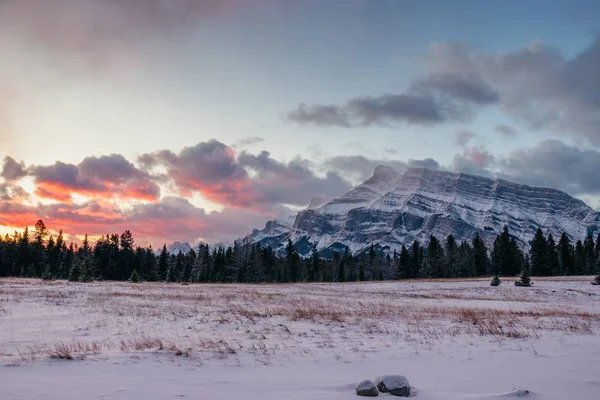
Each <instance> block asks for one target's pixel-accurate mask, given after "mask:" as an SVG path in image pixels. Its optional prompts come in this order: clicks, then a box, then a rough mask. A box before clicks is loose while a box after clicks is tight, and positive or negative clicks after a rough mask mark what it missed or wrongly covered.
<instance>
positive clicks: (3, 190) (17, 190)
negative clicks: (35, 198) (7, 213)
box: [0, 182, 30, 202]
mask: <svg viewBox="0 0 600 400" xmlns="http://www.w3.org/2000/svg"><path fill="white" fill-rule="evenodd" d="M29 197H30V196H29V193H27V191H25V189H23V188H22V187H21V186H17V185H14V184H12V183H7V182H4V183H0V201H1V202H24V201H27V200H29Z"/></svg>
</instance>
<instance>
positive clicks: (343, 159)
mask: <svg viewBox="0 0 600 400" xmlns="http://www.w3.org/2000/svg"><path fill="white" fill-rule="evenodd" d="M379 165H387V166H389V167H392V168H393V169H394V170H396V171H397V172H399V173H402V172H404V171H406V170H407V169H408V168H429V169H434V170H436V169H440V164H439V163H438V162H437V161H436V160H434V159H432V158H426V159H424V160H408V161H401V160H393V159H373V158H367V157H365V156H362V155H354V156H335V157H330V158H328V159H327V160H325V161H324V162H323V163H322V164H321V166H320V167H321V168H322V169H325V170H333V171H337V172H338V173H340V174H342V175H343V176H344V177H345V178H346V179H351V180H352V181H353V183H355V184H356V183H361V182H363V181H365V180H367V179H368V178H369V177H371V176H372V175H373V171H374V170H375V168H377V166H379Z"/></svg>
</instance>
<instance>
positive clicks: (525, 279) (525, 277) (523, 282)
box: [515, 260, 533, 286]
mask: <svg viewBox="0 0 600 400" xmlns="http://www.w3.org/2000/svg"><path fill="white" fill-rule="evenodd" d="M532 284H533V283H532V282H531V278H530V276H529V262H528V261H527V260H525V262H524V263H523V269H522V270H521V275H520V276H519V280H518V281H516V282H515V286H531V285H532Z"/></svg>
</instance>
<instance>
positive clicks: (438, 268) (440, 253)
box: [423, 235, 444, 278]
mask: <svg viewBox="0 0 600 400" xmlns="http://www.w3.org/2000/svg"><path fill="white" fill-rule="evenodd" d="M443 263H444V249H443V248H442V246H441V245H440V242H439V241H438V240H437V238H436V237H435V236H434V235H430V236H429V245H427V253H426V257H425V260H424V266H423V275H425V276H428V277H431V278H441V277H443Z"/></svg>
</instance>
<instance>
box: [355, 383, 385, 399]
mask: <svg viewBox="0 0 600 400" xmlns="http://www.w3.org/2000/svg"><path fill="white" fill-rule="evenodd" d="M356 394H357V395H359V396H365V397H377V396H379V390H377V386H376V385H375V382H373V381H372V380H370V379H366V380H364V381H360V382H358V385H356Z"/></svg>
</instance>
